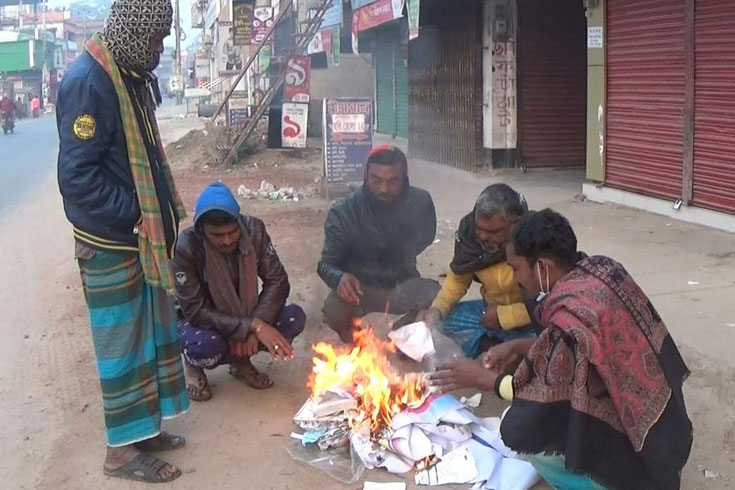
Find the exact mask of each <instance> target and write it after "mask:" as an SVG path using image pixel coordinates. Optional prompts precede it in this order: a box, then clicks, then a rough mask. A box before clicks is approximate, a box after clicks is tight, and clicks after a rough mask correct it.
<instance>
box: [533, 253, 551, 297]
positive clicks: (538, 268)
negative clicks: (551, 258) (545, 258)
mask: <svg viewBox="0 0 735 490" xmlns="http://www.w3.org/2000/svg"><path fill="white" fill-rule="evenodd" d="M540 264H541V263H540V262H538V261H537V262H536V273H537V274H538V287H539V289H540V292H539V293H538V296H536V303H541V302H542V301H543V300H544V299H546V296H548V294H549V293H550V292H551V286H550V284H549V268H548V267H546V266H545V267H546V289H545V290H544V283H543V281H542V280H541V265H540Z"/></svg>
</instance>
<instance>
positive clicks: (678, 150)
mask: <svg viewBox="0 0 735 490" xmlns="http://www.w3.org/2000/svg"><path fill="white" fill-rule="evenodd" d="M684 16H685V10H684V0H646V1H645V2H642V1H640V0H608V1H607V123H606V124H607V127H606V133H607V134H606V139H605V151H606V165H605V169H606V183H607V184H609V185H612V186H616V187H620V188H623V189H627V190H632V191H636V192H639V193H642V194H648V195H652V196H658V197H664V198H671V199H678V198H679V197H680V196H681V188H682V185H681V183H682V161H683V156H684V73H685V68H684Z"/></svg>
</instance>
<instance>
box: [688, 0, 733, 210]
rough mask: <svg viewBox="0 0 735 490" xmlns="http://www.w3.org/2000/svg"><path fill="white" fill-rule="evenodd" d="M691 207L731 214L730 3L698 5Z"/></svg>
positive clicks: (716, 0)
mask: <svg viewBox="0 0 735 490" xmlns="http://www.w3.org/2000/svg"><path fill="white" fill-rule="evenodd" d="M694 29H695V30H694V33H695V71H694V77H695V78H694V80H695V82H694V83H695V85H694V87H695V89H694V90H695V92H694V107H695V109H694V166H693V185H692V189H693V202H694V204H696V205H699V206H703V207H708V208H712V209H717V210H721V211H728V212H731V213H732V212H735V2H734V1H733V0H697V2H696V10H695V27H694Z"/></svg>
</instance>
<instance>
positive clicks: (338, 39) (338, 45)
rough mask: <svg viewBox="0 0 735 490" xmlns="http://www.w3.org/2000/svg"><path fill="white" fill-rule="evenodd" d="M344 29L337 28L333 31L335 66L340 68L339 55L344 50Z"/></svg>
mask: <svg viewBox="0 0 735 490" xmlns="http://www.w3.org/2000/svg"><path fill="white" fill-rule="evenodd" d="M341 35H342V29H340V28H339V27H337V28H336V29H334V30H333V31H332V55H333V56H334V58H333V61H334V66H339V53H340V50H341V49H342V39H341V37H340V36H341Z"/></svg>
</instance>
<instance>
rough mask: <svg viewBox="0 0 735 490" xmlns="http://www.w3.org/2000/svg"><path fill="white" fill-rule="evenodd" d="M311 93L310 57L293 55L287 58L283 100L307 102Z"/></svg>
mask: <svg viewBox="0 0 735 490" xmlns="http://www.w3.org/2000/svg"><path fill="white" fill-rule="evenodd" d="M310 93H311V59H310V58H309V57H308V56H294V57H293V58H291V59H289V60H288V65H287V66H286V79H285V82H284V87H283V100H284V101H286V102H309V94H310Z"/></svg>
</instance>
